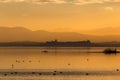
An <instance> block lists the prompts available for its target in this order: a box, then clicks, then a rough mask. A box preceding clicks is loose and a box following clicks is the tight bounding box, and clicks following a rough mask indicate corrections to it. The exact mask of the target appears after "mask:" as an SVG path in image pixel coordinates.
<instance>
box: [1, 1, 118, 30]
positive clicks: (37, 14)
mask: <svg viewBox="0 0 120 80" xmlns="http://www.w3.org/2000/svg"><path fill="white" fill-rule="evenodd" d="M0 26H11V27H13V26H24V27H26V28H29V29H32V30H38V29H43V30H48V31H72V32H76V31H77V32H80V31H82V30H89V29H90V30H92V29H97V28H104V27H117V28H119V26H120V0H0Z"/></svg>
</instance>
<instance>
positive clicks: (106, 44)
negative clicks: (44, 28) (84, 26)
mask: <svg viewBox="0 0 120 80" xmlns="http://www.w3.org/2000/svg"><path fill="white" fill-rule="evenodd" d="M0 46H1V47H9V46H11V47H12V46H13V47H15V46H18V47H19V46H20V47H120V43H119V42H101V43H100V42H99V43H95V42H91V41H90V40H86V41H66V42H60V41H58V40H54V41H47V42H29V41H28V42H1V43H0Z"/></svg>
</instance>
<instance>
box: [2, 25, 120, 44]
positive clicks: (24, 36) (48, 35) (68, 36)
mask: <svg viewBox="0 0 120 80" xmlns="http://www.w3.org/2000/svg"><path fill="white" fill-rule="evenodd" d="M54 39H58V40H60V41H80V40H91V41H120V38H119V35H116V36H93V35H87V34H80V33H75V32H48V31H44V30H38V31H32V30H29V29H26V28H24V27H14V28H8V27H0V42H14V41H36V42H45V41H50V40H54Z"/></svg>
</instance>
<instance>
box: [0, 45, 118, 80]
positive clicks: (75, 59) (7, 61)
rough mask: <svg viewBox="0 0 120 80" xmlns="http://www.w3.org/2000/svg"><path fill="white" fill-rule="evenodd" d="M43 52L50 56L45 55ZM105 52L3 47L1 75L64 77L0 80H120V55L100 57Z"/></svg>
mask: <svg viewBox="0 0 120 80" xmlns="http://www.w3.org/2000/svg"><path fill="white" fill-rule="evenodd" d="M117 49H118V50H120V48H117ZM44 50H47V51H48V53H44V52H42V51H44ZM103 50H104V48H100V47H98V48H75V47H72V48H67V47H66V48H65V47H63V48H50V47H45V48H41V47H40V48H39V47H27V48H26V47H7V48H5V47H1V48H0V71H1V72H2V71H6V70H8V71H20V72H24V71H38V72H41V71H43V72H44V71H45V72H52V71H59V72H63V74H62V75H59V74H58V75H57V74H56V75H52V74H53V73H50V74H48V75H38V74H34V75H17V76H16V75H8V76H4V75H0V80H120V72H119V69H120V54H119V53H118V54H116V55H115V54H111V55H108V54H104V53H97V52H101V51H103ZM92 52H93V53H92ZM77 72H78V74H77ZM69 73H71V74H69Z"/></svg>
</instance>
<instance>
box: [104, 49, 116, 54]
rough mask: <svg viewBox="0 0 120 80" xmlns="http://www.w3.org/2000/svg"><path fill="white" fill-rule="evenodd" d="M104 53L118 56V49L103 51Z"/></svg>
mask: <svg viewBox="0 0 120 80" xmlns="http://www.w3.org/2000/svg"><path fill="white" fill-rule="evenodd" d="M103 53H106V54H116V53H117V50H116V49H111V48H107V49H105V50H104V51H103Z"/></svg>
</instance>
